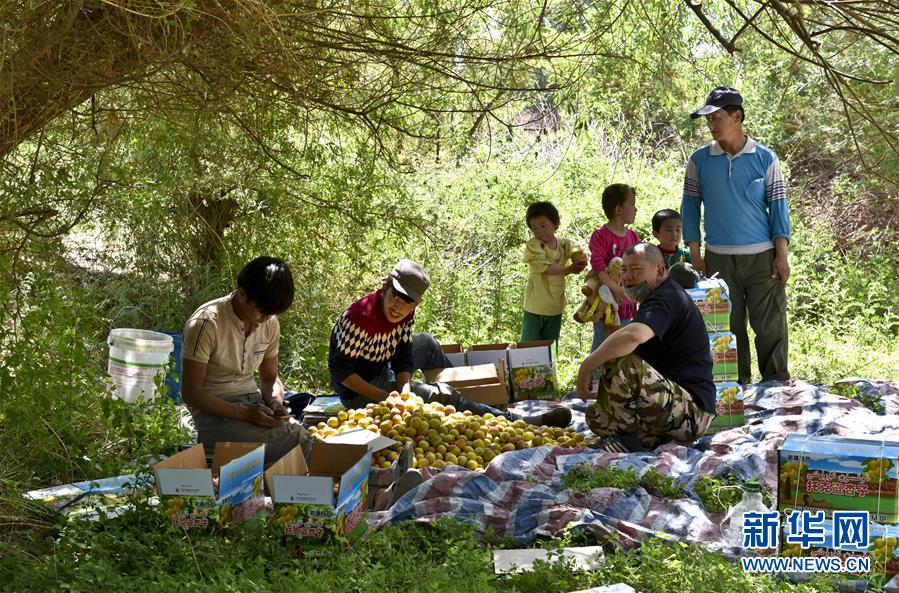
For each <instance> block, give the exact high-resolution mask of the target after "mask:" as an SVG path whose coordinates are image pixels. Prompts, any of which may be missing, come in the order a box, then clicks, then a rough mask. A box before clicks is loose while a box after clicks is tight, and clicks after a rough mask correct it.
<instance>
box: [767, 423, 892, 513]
mask: <svg viewBox="0 0 899 593" xmlns="http://www.w3.org/2000/svg"><path fill="white" fill-rule="evenodd" d="M897 465H899V446H897V445H896V443H891V442H886V443H884V442H882V441H875V440H864V439H850V438H842V437H808V436H805V435H789V436H787V438H786V439H785V440H784V442H783V444H782V445H781V449H780V453H779V465H778V505H779V506H780V507H781V510H786V509H797V510H803V509H809V510H814V509H823V510H825V511H826V512H828V513H829V512H830V511H832V510H845V511H868V512H869V513H870V514H871V520H872V521H877V522H879V523H896V522H899V490H897V486H899V482H897Z"/></svg>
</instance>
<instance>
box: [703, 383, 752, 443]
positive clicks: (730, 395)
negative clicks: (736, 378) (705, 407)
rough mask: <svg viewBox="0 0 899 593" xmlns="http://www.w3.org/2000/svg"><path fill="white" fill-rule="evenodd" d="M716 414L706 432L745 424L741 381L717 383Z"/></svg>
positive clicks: (710, 432) (709, 432)
mask: <svg viewBox="0 0 899 593" xmlns="http://www.w3.org/2000/svg"><path fill="white" fill-rule="evenodd" d="M715 414H717V416H715V419H714V420H712V424H711V425H710V426H709V429H708V430H707V431H706V434H712V433H715V432H720V431H722V430H730V429H731V428H735V427H737V426H743V387H742V386H741V385H740V384H739V383H735V382H733V381H726V382H723V383H715Z"/></svg>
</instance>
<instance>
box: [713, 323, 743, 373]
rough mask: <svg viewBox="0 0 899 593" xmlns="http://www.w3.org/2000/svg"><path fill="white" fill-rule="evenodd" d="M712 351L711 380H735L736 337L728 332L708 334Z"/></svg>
mask: <svg viewBox="0 0 899 593" xmlns="http://www.w3.org/2000/svg"><path fill="white" fill-rule="evenodd" d="M709 349H710V350H711V351H712V381H715V382H716V383H717V382H725V381H737V380H738V379H739V378H738V376H737V338H736V336H734V334H732V333H730V332H716V333H710V334H709Z"/></svg>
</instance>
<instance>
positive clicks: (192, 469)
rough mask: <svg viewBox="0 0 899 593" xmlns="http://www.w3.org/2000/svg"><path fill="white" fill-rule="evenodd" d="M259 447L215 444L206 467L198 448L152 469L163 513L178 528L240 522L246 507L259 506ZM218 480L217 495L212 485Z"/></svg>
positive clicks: (261, 457)
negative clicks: (213, 451) (211, 457)
mask: <svg viewBox="0 0 899 593" xmlns="http://www.w3.org/2000/svg"><path fill="white" fill-rule="evenodd" d="M264 462H265V445H263V444H261V443H227V442H221V443H216V445H215V456H214V457H213V460H212V467H211V468H209V467H207V465H206V450H205V449H204V448H203V445H202V444H199V445H197V446H195V447H191V448H190V449H187V450H186V451H182V452H181V453H178V454H177V455H173V456H172V457H169V458H168V459H165V460H163V461H160V462H159V463H157V464H156V465H154V466H153V471H154V473H155V474H156V491H157V493H158V494H159V501H160V507H161V508H162V510H163V513H165V515H166V516H167V517H169V519H171V521H172V523H173V524H174V525H177V526H179V527H201V528H206V527H210V526H224V525H228V524H231V523H236V522H239V521H240V520H241V519H242V518H245V516H246V514H247V513H246V511H247V509H255V508H259V507H261V506H262V505H263V502H264V500H263V495H262V470H263V464H264ZM213 478H218V480H219V483H218V492H216V488H215V487H214V485H213Z"/></svg>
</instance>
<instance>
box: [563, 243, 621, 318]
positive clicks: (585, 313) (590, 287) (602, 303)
mask: <svg viewBox="0 0 899 593" xmlns="http://www.w3.org/2000/svg"><path fill="white" fill-rule="evenodd" d="M606 273H607V274H608V275H609V277H610V278H611V279H612V280H614V281H615V282H617V283H619V284H620V283H621V258H620V257H613V258H612V260H611V261H610V262H609V265H608V266H606ZM581 292H582V293H584V296H585V297H586V298H585V299H584V302H583V303H582V304H581V306H580V307H578V309H577V311H575V312H574V320H575V321H577V322H578V323H588V322H592V323H597V322H599V321H604V322H605V325H606V333H612V332H613V331H615V330H617V329H618V328H619V327H621V318H620V317H619V316H618V302H617V301H616V300H615V297H614V296H612V291H611V290H609V287H608V286H606V285H604V284H602V281H601V280H600V279H599V277H598V276H596V275H592V274H591V275H588V276H587V280H586V281H585V282H584V285H583V286H582V287H581Z"/></svg>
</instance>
